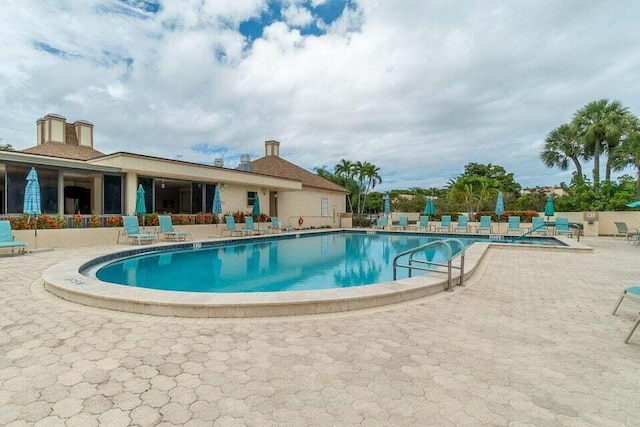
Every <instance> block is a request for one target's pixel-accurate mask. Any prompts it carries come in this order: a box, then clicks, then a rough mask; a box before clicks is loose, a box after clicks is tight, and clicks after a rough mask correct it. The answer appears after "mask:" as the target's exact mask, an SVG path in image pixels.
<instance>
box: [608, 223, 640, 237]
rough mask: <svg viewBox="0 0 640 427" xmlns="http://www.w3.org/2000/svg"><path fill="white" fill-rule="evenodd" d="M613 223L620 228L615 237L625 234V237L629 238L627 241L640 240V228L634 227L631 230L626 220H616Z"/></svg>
mask: <svg viewBox="0 0 640 427" xmlns="http://www.w3.org/2000/svg"><path fill="white" fill-rule="evenodd" d="M613 223H614V224H615V225H616V228H617V229H618V232H617V233H616V234H615V235H614V237H618V236H624V238H625V239H627V242H630V241H632V240H634V239H635V240H638V238H639V237H640V230H638V229H637V228H632V229H631V230H629V228H628V227H627V223H626V222H616V221H614V222H613Z"/></svg>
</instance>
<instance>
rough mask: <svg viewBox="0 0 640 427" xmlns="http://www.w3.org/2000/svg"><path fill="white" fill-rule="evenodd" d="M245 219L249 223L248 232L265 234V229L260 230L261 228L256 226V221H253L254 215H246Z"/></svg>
mask: <svg viewBox="0 0 640 427" xmlns="http://www.w3.org/2000/svg"><path fill="white" fill-rule="evenodd" d="M244 220H245V222H246V225H247V228H246V229H247V233H248V234H264V231H263V230H260V229H259V228H256V226H255V224H254V222H253V217H251V216H245V217H244Z"/></svg>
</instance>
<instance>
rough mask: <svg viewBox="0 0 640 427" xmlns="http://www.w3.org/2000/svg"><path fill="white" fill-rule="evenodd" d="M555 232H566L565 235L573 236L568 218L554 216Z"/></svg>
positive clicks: (558, 233)
mask: <svg viewBox="0 0 640 427" xmlns="http://www.w3.org/2000/svg"><path fill="white" fill-rule="evenodd" d="M556 234H557V235H560V234H566V235H567V237H571V236H573V231H571V229H570V228H569V220H568V219H567V218H556Z"/></svg>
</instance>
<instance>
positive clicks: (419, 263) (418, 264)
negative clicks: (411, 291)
mask: <svg viewBox="0 0 640 427" xmlns="http://www.w3.org/2000/svg"><path fill="white" fill-rule="evenodd" d="M452 245H457V246H458V247H459V248H460V251H459V252H457V253H456V254H454V253H453V250H452V248H451V246H452ZM439 246H443V247H444V248H445V249H446V251H447V259H446V262H444V263H441V262H433V261H429V260H427V259H416V258H415V255H416V254H418V253H422V252H424V251H426V250H427V249H431V248H436V247H439ZM464 250H465V246H464V243H462V241H461V240H459V239H454V238H450V239H443V240H436V241H434V242H429V243H426V244H424V245H422V246H418V247H417V248H413V249H409V250H407V251H404V252H401V253H399V254H398V255H396V256H395V258H393V280H396V278H397V269H398V268H400V267H401V268H407V269H409V277H411V272H412V271H413V270H420V271H433V272H436V273H445V274H446V275H447V287H446V288H445V291H447V292H453V289H452V288H451V273H452V270H453V269H454V268H455V269H456V270H460V281H459V283H458V286H464ZM458 255H459V256H460V266H455V265H453V259H454V258H455V257H457V256H458ZM404 256H408V257H409V260H408V264H400V263H399V260H400V258H402V257H404ZM442 267H445V268H446V270H444V271H443V269H442Z"/></svg>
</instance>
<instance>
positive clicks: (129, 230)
mask: <svg viewBox="0 0 640 427" xmlns="http://www.w3.org/2000/svg"><path fill="white" fill-rule="evenodd" d="M122 224H123V225H124V228H123V229H122V230H120V231H119V232H118V240H116V244H118V243H120V236H121V235H124V236H127V237H128V238H129V240H130V241H131V240H133V241H134V242H135V243H137V244H138V245H141V244H143V243H152V242H154V241H155V240H156V239H157V238H158V235H157V234H155V233H141V232H140V226H139V225H138V217H137V216H123V217H122Z"/></svg>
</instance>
